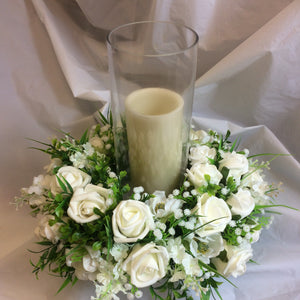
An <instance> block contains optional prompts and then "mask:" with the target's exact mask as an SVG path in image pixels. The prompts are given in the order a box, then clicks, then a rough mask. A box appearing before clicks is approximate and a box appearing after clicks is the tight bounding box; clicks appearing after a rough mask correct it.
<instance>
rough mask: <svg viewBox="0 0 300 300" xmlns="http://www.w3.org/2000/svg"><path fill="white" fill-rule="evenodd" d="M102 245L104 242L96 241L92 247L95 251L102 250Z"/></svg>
mask: <svg viewBox="0 0 300 300" xmlns="http://www.w3.org/2000/svg"><path fill="white" fill-rule="evenodd" d="M101 246H102V242H94V244H93V246H92V248H93V250H94V251H97V250H100V249H101Z"/></svg>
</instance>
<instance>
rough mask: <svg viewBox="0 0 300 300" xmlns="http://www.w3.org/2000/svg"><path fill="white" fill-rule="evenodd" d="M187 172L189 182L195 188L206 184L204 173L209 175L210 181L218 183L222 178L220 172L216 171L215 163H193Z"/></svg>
mask: <svg viewBox="0 0 300 300" xmlns="http://www.w3.org/2000/svg"><path fill="white" fill-rule="evenodd" d="M187 174H188V177H189V180H190V181H191V183H192V184H193V185H194V186H195V187H196V188H197V187H200V186H203V185H205V186H206V185H207V181H206V180H205V178H204V175H209V176H210V183H213V184H219V182H220V180H221V179H222V177H223V176H222V174H221V173H220V172H219V171H218V169H217V168H216V166H215V165H210V164H201V163H195V164H194V165H193V166H192V167H191V169H190V170H187Z"/></svg>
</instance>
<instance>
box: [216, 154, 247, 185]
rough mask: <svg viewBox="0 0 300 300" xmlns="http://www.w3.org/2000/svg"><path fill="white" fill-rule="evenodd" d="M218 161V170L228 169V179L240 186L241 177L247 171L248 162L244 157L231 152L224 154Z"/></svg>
mask: <svg viewBox="0 0 300 300" xmlns="http://www.w3.org/2000/svg"><path fill="white" fill-rule="evenodd" d="M222 158H223V159H222V160H220V165H219V170H222V168H223V167H226V168H228V169H229V174H228V178H229V177H231V176H232V177H233V178H234V179H235V181H236V183H237V184H240V180H241V176H242V175H244V174H246V173H247V172H248V170H249V162H248V159H247V157H246V156H245V155H243V154H238V153H236V152H235V151H233V152H224V153H223V154H222Z"/></svg>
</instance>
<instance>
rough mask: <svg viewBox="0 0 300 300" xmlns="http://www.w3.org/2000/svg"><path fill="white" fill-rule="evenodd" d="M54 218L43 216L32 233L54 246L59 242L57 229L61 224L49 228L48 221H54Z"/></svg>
mask: <svg viewBox="0 0 300 300" xmlns="http://www.w3.org/2000/svg"><path fill="white" fill-rule="evenodd" d="M54 219H55V218H54V216H51V215H45V216H43V217H42V218H41V219H40V221H39V224H38V226H37V227H36V228H35V230H34V233H35V235H36V236H37V237H38V238H39V239H40V240H42V239H47V240H49V241H51V242H52V243H53V244H56V243H57V242H58V240H59V236H60V233H59V227H60V226H61V225H62V223H55V224H54V225H52V226H50V225H49V221H50V220H54Z"/></svg>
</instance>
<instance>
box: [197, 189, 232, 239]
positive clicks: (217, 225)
mask: <svg viewBox="0 0 300 300" xmlns="http://www.w3.org/2000/svg"><path fill="white" fill-rule="evenodd" d="M194 211H195V212H196V213H197V215H200V217H199V218H198V219H199V223H200V224H201V225H203V226H202V227H201V228H200V229H199V230H197V234H198V235H199V236H200V237H206V236H209V235H212V234H215V233H218V232H222V231H223V230H224V229H225V227H226V225H227V224H228V223H229V222H230V221H231V212H230V209H229V207H228V205H227V204H226V202H225V201H224V200H223V199H220V198H217V197H215V196H209V195H208V194H207V193H205V194H203V195H202V196H201V197H200V198H199V199H198V202H197V205H196V207H195V208H194Z"/></svg>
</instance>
